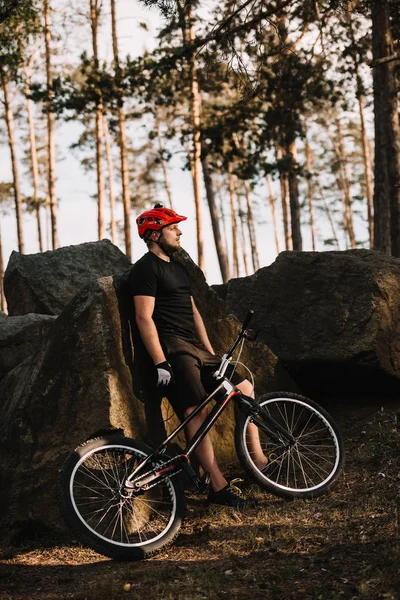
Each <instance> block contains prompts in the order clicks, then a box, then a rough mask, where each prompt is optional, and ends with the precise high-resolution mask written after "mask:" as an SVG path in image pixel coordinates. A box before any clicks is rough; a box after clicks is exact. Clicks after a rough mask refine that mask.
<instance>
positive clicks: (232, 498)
mask: <svg viewBox="0 0 400 600" xmlns="http://www.w3.org/2000/svg"><path fill="white" fill-rule="evenodd" d="M208 502H209V504H220V505H221V506H232V507H233V508H253V507H254V506H257V504H258V501H257V499H256V498H246V497H245V495H244V494H243V492H242V490H241V489H239V488H238V487H237V486H236V485H233V482H232V481H231V482H230V483H228V485H226V486H225V487H224V488H222V490H219V492H214V490H213V489H212V488H210V489H209V491H208Z"/></svg>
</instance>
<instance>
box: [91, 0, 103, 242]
mask: <svg viewBox="0 0 400 600" xmlns="http://www.w3.org/2000/svg"><path fill="white" fill-rule="evenodd" d="M100 10H101V4H100V3H99V0H90V25H91V29H92V47H93V59H94V63H95V68H96V69H98V67H99V52H98V43H97V33H98V26H99V15H100ZM95 135H96V170H97V236H98V239H99V240H102V239H103V238H104V173H103V151H102V144H103V102H102V98H101V92H100V91H99V90H97V100H96V124H95Z"/></svg>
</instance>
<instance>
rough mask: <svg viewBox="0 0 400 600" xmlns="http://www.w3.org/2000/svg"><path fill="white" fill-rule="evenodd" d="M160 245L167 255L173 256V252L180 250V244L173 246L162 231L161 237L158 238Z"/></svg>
mask: <svg viewBox="0 0 400 600" xmlns="http://www.w3.org/2000/svg"><path fill="white" fill-rule="evenodd" d="M158 245H159V246H160V248H161V250H163V251H164V252H165V254H166V255H167V256H172V254H174V253H175V252H177V251H178V250H179V244H177V245H176V246H172V244H168V242H166V241H164V239H163V234H162V232H161V235H160V237H159V238H158Z"/></svg>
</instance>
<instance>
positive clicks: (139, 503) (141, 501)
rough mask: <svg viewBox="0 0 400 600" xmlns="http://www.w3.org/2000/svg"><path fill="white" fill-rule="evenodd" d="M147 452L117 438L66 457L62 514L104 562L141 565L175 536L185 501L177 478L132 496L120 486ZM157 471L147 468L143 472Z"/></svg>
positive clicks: (88, 444) (105, 439)
mask: <svg viewBox="0 0 400 600" xmlns="http://www.w3.org/2000/svg"><path fill="white" fill-rule="evenodd" d="M151 452H152V449H151V448H150V447H149V446H147V445H146V444H143V443H142V442H139V441H135V440H131V439H128V438H124V437H122V436H116V435H115V436H113V435H111V436H105V437H102V438H97V439H94V440H89V441H88V442H86V443H85V444H82V446H79V447H78V448H76V450H75V451H74V452H73V453H72V454H70V456H69V457H68V458H67V460H66V461H65V464H64V466H63V468H62V470H61V473H60V478H59V486H58V496H59V504H60V509H61V513H62V515H63V517H64V519H65V521H66V523H67V525H68V526H69V527H70V528H71V529H72V531H73V532H74V533H75V534H76V535H77V536H78V537H79V538H80V540H81V541H82V542H83V543H84V544H86V545H88V546H90V547H91V548H93V549H94V550H96V551H97V552H100V553H101V554H104V555H105V556H109V557H111V558H115V559H119V560H140V559H142V558H146V557H148V556H151V555H152V554H155V553H156V552H159V551H160V550H161V549H162V548H164V547H166V546H167V545H169V544H171V543H172V542H173V540H174V539H175V537H176V536H177V535H178V533H179V530H180V528H181V525H182V522H183V517H184V513H185V496H184V491H183V488H182V485H181V483H180V481H179V479H178V478H177V477H173V478H167V479H165V480H163V481H162V482H160V483H159V484H158V485H156V486H154V487H153V488H150V489H149V490H147V491H145V490H142V491H140V490H139V492H138V493H137V494H136V495H132V494H130V493H129V491H127V490H126V488H125V486H124V482H125V481H126V478H127V477H128V475H129V474H130V473H131V472H132V471H133V470H134V469H135V468H136V467H137V466H138V465H139V464H140V463H141V462H142V461H143V460H144V459H145V458H146V457H147V456H148V455H149V454H151ZM156 466H161V465H159V464H156V462H152V463H149V464H148V465H147V467H148V469H149V470H151V469H152V468H154V467H156Z"/></svg>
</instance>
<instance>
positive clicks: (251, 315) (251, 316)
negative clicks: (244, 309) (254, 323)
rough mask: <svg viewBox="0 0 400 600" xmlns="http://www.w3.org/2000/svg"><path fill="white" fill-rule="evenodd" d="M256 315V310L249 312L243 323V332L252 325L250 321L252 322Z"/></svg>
mask: <svg viewBox="0 0 400 600" xmlns="http://www.w3.org/2000/svg"><path fill="white" fill-rule="evenodd" d="M253 315H254V310H249V312H248V313H247V315H246V318H245V320H244V321H243V325H242V331H244V330H245V329H247V327H248V326H249V324H250V321H251V320H252V318H253Z"/></svg>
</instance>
